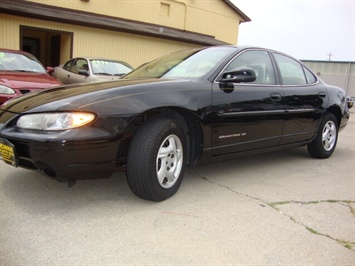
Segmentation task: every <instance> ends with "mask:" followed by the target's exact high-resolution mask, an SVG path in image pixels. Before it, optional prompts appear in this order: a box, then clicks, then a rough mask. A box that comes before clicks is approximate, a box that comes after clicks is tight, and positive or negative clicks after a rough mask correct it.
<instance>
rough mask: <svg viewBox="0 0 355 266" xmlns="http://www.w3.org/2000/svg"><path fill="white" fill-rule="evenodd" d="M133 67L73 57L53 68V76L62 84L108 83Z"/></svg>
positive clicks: (107, 61) (115, 62)
mask: <svg viewBox="0 0 355 266" xmlns="http://www.w3.org/2000/svg"><path fill="white" fill-rule="evenodd" d="M132 70H133V67H131V66H130V65H129V64H127V63H126V62H123V61H118V60H112V59H103V58H92V57H75V58H72V59H70V60H69V61H68V62H66V63H64V64H62V65H60V66H58V67H55V68H54V72H53V76H54V77H55V78H57V79H58V80H60V81H61V82H62V83H63V84H73V83H83V82H96V81H109V80H115V79H119V78H120V77H122V76H123V75H125V74H127V73H129V72H131V71H132Z"/></svg>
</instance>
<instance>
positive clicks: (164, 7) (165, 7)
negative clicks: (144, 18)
mask: <svg viewBox="0 0 355 266" xmlns="http://www.w3.org/2000/svg"><path fill="white" fill-rule="evenodd" d="M169 15H170V5H169V4H166V3H160V16H162V17H169Z"/></svg>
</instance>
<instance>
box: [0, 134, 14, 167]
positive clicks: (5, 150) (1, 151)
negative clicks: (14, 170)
mask: <svg viewBox="0 0 355 266" xmlns="http://www.w3.org/2000/svg"><path fill="white" fill-rule="evenodd" d="M0 160H2V161H4V162H5V163H7V164H11V165H13V166H15V167H17V162H18V159H17V155H16V151H15V146H14V145H13V144H11V143H10V142H9V141H7V140H6V139H0Z"/></svg>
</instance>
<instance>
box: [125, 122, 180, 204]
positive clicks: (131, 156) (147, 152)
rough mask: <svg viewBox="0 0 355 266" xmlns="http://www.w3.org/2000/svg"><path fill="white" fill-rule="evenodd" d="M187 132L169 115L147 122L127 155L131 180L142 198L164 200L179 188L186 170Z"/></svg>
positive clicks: (134, 139) (134, 190) (128, 179)
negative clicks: (169, 117) (168, 116)
mask: <svg viewBox="0 0 355 266" xmlns="http://www.w3.org/2000/svg"><path fill="white" fill-rule="evenodd" d="M185 149H186V140H185V134H184V133H183V131H182V129H181V128H180V127H179V125H178V124H177V123H176V121H174V120H172V119H168V118H159V119H153V120H150V121H147V122H146V123H145V124H143V125H142V127H141V128H140V129H139V130H138V132H137V133H136V134H135V136H134V138H133V140H132V142H131V145H130V148H129V152H128V156H127V173H126V174H127V182H128V185H129V187H130V189H131V190H132V192H133V193H134V194H135V195H137V196H138V197H140V198H143V199H147V200H152V201H162V200H165V199H167V198H169V197H171V196H173V195H174V194H175V193H176V192H177V191H178V189H179V187H180V185H181V182H182V179H183V175H184V170H185V161H186V158H185V157H186V156H185Z"/></svg>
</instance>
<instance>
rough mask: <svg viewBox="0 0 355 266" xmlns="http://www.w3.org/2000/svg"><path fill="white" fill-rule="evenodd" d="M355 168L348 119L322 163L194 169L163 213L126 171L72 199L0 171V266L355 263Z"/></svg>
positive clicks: (276, 161)
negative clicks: (132, 185) (137, 192)
mask: <svg viewBox="0 0 355 266" xmlns="http://www.w3.org/2000/svg"><path fill="white" fill-rule="evenodd" d="M354 161H355V112H354V110H352V117H351V120H350V123H349V124H348V126H347V128H346V129H345V130H344V131H342V132H341V133H340V134H339V141H338V146H337V149H336V151H335V153H334V154H333V156H332V157H331V158H330V159H326V160H317V159H313V158H310V157H309V155H308V153H307V150H306V148H304V147H303V148H297V149H292V150H286V151H281V152H276V153H270V154H263V155H258V156H252V157H246V158H238V159H234V160H229V161H224V162H220V163H216V164H210V165H204V166H200V167H198V168H196V169H194V170H189V171H188V172H187V173H186V175H185V179H184V181H183V184H182V186H181V188H180V190H179V191H178V193H177V194H176V195H175V196H173V197H172V198H170V199H168V200H166V201H164V202H161V203H154V202H149V201H144V200H141V199H139V198H137V197H135V196H134V195H133V194H132V193H131V192H130V190H129V188H128V185H127V183H126V180H125V176H124V174H122V173H119V174H115V175H114V176H113V177H112V178H110V179H105V180H92V181H80V182H78V183H77V185H76V186H74V187H73V188H70V189H69V188H67V186H66V185H65V184H61V183H58V182H56V181H53V180H50V179H47V178H45V177H44V176H42V175H40V174H38V173H36V172H32V171H28V170H23V169H15V168H13V167H11V166H8V165H6V164H4V163H3V162H0V214H1V216H0V265H1V266H2V265H11V266H12V265H125V264H129V265H132V264H133V265H159V264H169V265H237V264H250V265H251V264H253V265H285V264H290V265H291V264H292V265H295V264H297V265H355V166H354Z"/></svg>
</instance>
